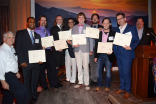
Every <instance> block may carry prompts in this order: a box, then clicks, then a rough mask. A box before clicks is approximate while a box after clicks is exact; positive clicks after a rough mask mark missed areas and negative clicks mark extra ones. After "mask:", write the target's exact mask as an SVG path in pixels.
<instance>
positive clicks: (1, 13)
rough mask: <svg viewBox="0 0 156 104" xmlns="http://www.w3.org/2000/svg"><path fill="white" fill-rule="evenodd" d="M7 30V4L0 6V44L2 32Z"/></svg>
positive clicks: (0, 42)
mask: <svg viewBox="0 0 156 104" xmlns="http://www.w3.org/2000/svg"><path fill="white" fill-rule="evenodd" d="M8 30H9V6H0V45H1V44H2V40H3V36H2V35H3V34H4V33H5V32H7V31H8Z"/></svg>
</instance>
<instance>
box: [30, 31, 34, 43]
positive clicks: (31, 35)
mask: <svg viewBox="0 0 156 104" xmlns="http://www.w3.org/2000/svg"><path fill="white" fill-rule="evenodd" d="M30 38H31V41H32V44H33V45H34V37H33V34H32V31H30Z"/></svg>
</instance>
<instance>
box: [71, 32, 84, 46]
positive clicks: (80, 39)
mask: <svg viewBox="0 0 156 104" xmlns="http://www.w3.org/2000/svg"><path fill="white" fill-rule="evenodd" d="M72 41H73V45H77V44H79V45H84V44H87V41H86V37H85V34H74V35H72Z"/></svg>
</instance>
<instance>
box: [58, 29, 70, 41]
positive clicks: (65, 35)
mask: <svg viewBox="0 0 156 104" xmlns="http://www.w3.org/2000/svg"><path fill="white" fill-rule="evenodd" d="M58 34H59V39H60V40H61V39H64V40H72V37H71V30H68V31H60V32H58Z"/></svg>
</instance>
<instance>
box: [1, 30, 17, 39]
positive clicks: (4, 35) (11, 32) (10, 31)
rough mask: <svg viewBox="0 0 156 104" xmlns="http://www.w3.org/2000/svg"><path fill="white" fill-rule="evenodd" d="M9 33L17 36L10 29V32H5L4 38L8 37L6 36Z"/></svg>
mask: <svg viewBox="0 0 156 104" xmlns="http://www.w3.org/2000/svg"><path fill="white" fill-rule="evenodd" d="M8 34H12V35H13V36H14V37H15V35H14V33H13V32H11V31H8V32H6V33H4V34H3V38H5V39H6V37H7V35H8Z"/></svg>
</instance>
